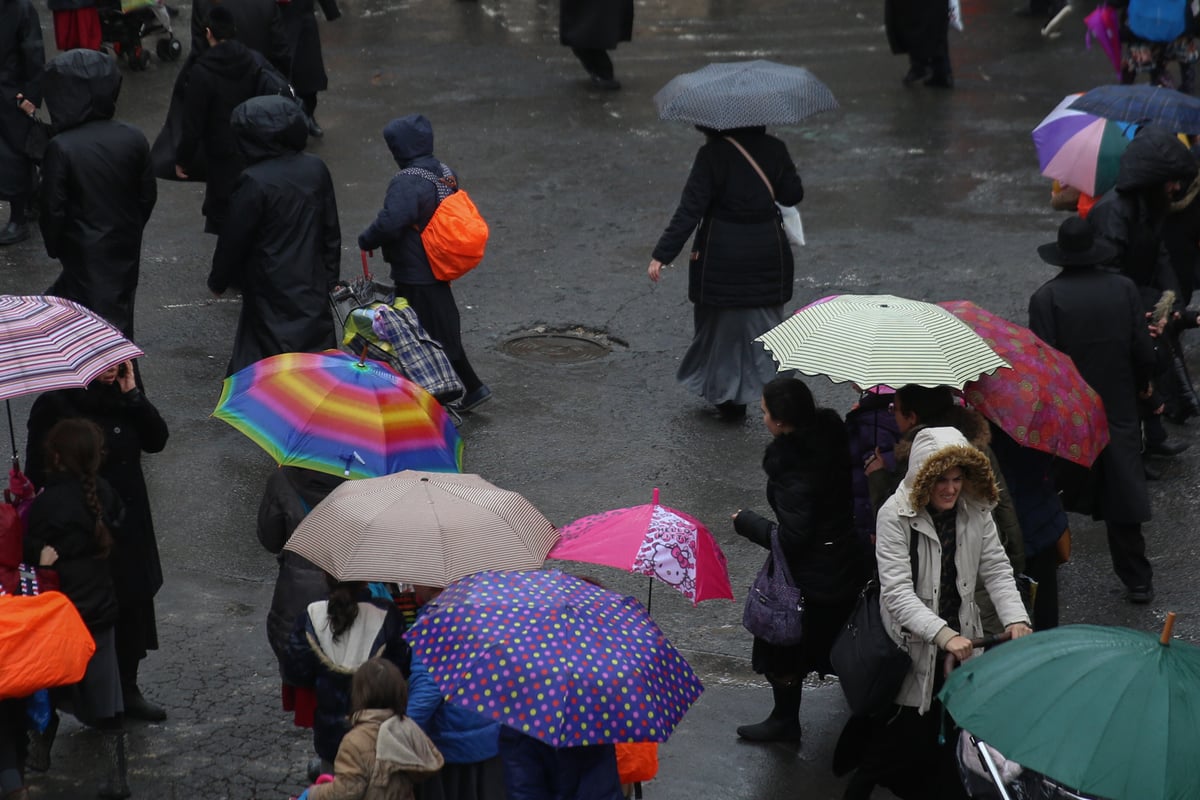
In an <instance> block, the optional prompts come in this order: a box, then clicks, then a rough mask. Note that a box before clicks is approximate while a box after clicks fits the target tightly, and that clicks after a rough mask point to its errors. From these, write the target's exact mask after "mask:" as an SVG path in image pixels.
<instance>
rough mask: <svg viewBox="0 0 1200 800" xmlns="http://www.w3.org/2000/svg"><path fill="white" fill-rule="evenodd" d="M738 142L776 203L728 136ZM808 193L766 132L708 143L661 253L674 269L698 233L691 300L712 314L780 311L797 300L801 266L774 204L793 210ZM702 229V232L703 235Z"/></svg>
mask: <svg viewBox="0 0 1200 800" xmlns="http://www.w3.org/2000/svg"><path fill="white" fill-rule="evenodd" d="M724 135H728V136H732V137H733V138H734V139H736V140H737V141H738V142H739V143H740V144H741V145H742V146H743V147H744V148H746V150H747V152H749V153H750V155H751V156H752V157H753V158H754V160H755V161H756V162H757V163H758V166H759V168H760V169H762V171H763V172H764V173H765V174H766V176H767V177H768V178H769V179H770V181H771V185H772V186H773V187H774V190H775V200H774V201H773V200H772V199H771V193H770V192H769V191H768V190H767V186H766V184H765V183H763V180H762V178H760V177H759V176H758V173H756V172H755V171H754V168H753V167H752V166H750V162H749V161H747V160H746V158H745V157H744V156H743V155H742V154H741V153H740V152H739V151H738V150H737V148H736V147H734V146H733V145H732V144H731V143H729V142H728V141H726V140H725V139H724V138H723V136H724ZM803 198H804V187H803V185H802V184H801V182H800V176H799V175H798V174H796V165H795V164H794V163H792V157H791V156H790V155H789V154H788V151H787V146H786V145H784V143H783V142H781V141H779V140H778V139H776V138H775V137H774V136H768V135H767V134H766V131H765V130H764V129H763V128H746V129H742V130H736V131H726V132H724V133H718V134H716V135H709V137H708V141H707V142H706V143H705V144H704V146H703V147H701V148H700V151H699V152H698V153H696V160H695V162H694V163H693V164H692V171H691V173H690V174H689V175H688V179H687V184H686V185H685V186H684V187H683V196H682V197H681V198H680V200H679V207H678V208H677V209H676V210H675V215H674V216H673V217H672V218H671V222H670V224H668V225H667V229H666V230H665V231H664V232H663V235H662V237H661V238H660V239H659V240H658V245H657V246H656V247H655V248H654V258H655V259H657V260H659V261H661V262H662V263H664V264H669V263H670V262H671V261H674V260H675V258H676V257H677V256H678V255H679V253H680V251H681V250H683V247H684V245H685V244H687V240H688V237H689V236H691V235H692V232H693V231H696V239H695V242H694V244H693V246H692V254H691V260H690V262H689V267H688V299H689V300H691V301H692V302H693V303H698V304H702V305H712V306H731V307H753V306H776V305H781V304H783V303H786V302H787V301H788V300H790V299H791V298H792V280H793V276H794V274H795V265H794V264H793V262H792V251H791V248H790V246H789V245H788V241H787V236H786V235H785V234H784V232H783V226H782V223H781V219H780V216H779V210H778V209H777V208H776V207H775V201H778V202H779V203H781V204H783V205H785V206H794V205H795V204H796V203H799V202H800V201H801V200H802V199H803ZM697 228H699V229H698V230H697Z"/></svg>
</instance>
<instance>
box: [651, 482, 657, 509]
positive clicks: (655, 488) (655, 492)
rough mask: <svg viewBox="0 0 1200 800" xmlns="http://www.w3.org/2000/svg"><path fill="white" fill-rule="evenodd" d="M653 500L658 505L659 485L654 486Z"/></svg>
mask: <svg viewBox="0 0 1200 800" xmlns="http://www.w3.org/2000/svg"><path fill="white" fill-rule="evenodd" d="M651 502H652V503H653V504H654V505H658V487H657V486H655V487H654V492H653V493H652V495H651Z"/></svg>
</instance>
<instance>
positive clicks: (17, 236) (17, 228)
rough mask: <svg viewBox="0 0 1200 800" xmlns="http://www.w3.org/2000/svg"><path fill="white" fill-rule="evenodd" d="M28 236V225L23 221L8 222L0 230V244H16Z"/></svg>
mask: <svg viewBox="0 0 1200 800" xmlns="http://www.w3.org/2000/svg"><path fill="white" fill-rule="evenodd" d="M28 238H29V225H28V224H27V223H24V222H10V223H8V224H7V225H5V226H4V229H3V230H0V245H6V244H16V243H17V242H23V241H25V240H26V239H28Z"/></svg>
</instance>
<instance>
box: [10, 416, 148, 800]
mask: <svg viewBox="0 0 1200 800" xmlns="http://www.w3.org/2000/svg"><path fill="white" fill-rule="evenodd" d="M103 447H104V434H103V432H102V431H101V430H100V428H99V427H97V426H96V424H95V423H93V422H89V421H88V420H84V419H65V420H62V421H61V422H58V423H57V424H55V425H54V427H52V428H51V429H50V432H49V433H48V434H47V435H46V439H45V457H46V465H47V468H48V471H47V474H46V488H45V490H44V491H43V492H42V493H41V494H39V495H38V496H37V498H36V499H35V500H34V501H33V505H32V507H31V508H30V510H29V528H28V532H27V533H26V535H25V559H26V561H28V562H30V563H36V564H39V565H41V566H43V567H48V568H50V569H53V570H55V571H57V572H58V578H59V584H60V586H61V589H62V592H63V594H65V595H66V596H67V598H68V599H70V601H71V602H72V603H73V604H74V606H75V608H76V610H78V611H79V615H80V616H81V617H83V621H84V623H85V624H86V625H87V627H88V630H89V631H90V632H91V634H92V638H93V639H95V641H96V652H95V654H94V655H93V656H92V659H91V661H89V662H88V666H87V671H86V672H85V673H84V676H83V680H82V681H80V682H79V683H78V684H76V685H75V686H73V687H70V689H69V690H67V692H68V699H69V701H70V708H71V709H72V712H73V713H74V714H75V716H76V717H78V718H79V719H80V721H82V722H84V723H85V724H87V725H91V726H94V727H96V728H98V729H100V730H101V731H102V733H103V735H104V736H103V741H104V749H105V753H106V756H107V762H108V773H107V776H106V779H105V781H104V783H103V784H102V785H101V788H100V796H101V797H106V798H122V797H128V796H129V786H128V784H127V783H126V780H125V733H124V731H123V730H122V727H121V714H122V712H123V710H124V705H123V701H122V697H121V679H120V674H119V672H118V670H117V652H116V640H115V633H114V625H115V624H116V621H117V614H118V609H117V596H116V591H115V590H114V588H113V580H112V574H111V572H110V571H109V564H108V556H109V553H110V552H111V551H112V548H113V541H114V533H115V532H116V531H117V529H118V527H119V524H120V519H121V516H122V506H121V501H120V499H119V498H118V497H117V494H116V492H114V491H113V489H112V487H111V486H109V485H108V483H107V482H106V481H105V480H104V479H103V478H101V477H99V474H98V473H99V470H100V461H101V459H102V457H103ZM51 724H52V726H53V727H52V728H50V729H48V731H47V733H48V736H45V739H44V740H43V742H42V745H43V746H44V747H45V748H46V749H47V753H46V756H47V758H46V759H45V760H44V761H43V763H44V764H46V765H47V766H48V763H47V762H48V760H49V759H48V748H49V744H50V742H51V741H52V739H53V729H54V728H56V727H57V717H55V718H54V719H53V722H52V723H51Z"/></svg>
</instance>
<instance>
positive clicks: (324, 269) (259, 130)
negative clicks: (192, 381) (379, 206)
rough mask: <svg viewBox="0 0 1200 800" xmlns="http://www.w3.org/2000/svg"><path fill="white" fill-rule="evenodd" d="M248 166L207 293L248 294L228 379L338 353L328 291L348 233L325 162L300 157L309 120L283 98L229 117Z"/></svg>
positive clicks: (261, 101) (257, 101)
mask: <svg viewBox="0 0 1200 800" xmlns="http://www.w3.org/2000/svg"><path fill="white" fill-rule="evenodd" d="M230 125H231V126H232V127H233V132H234V135H235V136H236V137H237V142H238V148H239V149H240V150H241V152H242V154H243V155H244V156H245V158H246V163H247V165H248V166H247V167H246V169H245V170H243V171H242V174H241V175H240V176H238V179H237V183H236V184H235V185H234V189H233V195H232V196H231V197H230V198H229V217H228V219H227V221H226V224H225V226H224V227H223V228H222V229H221V235H220V238H218V239H217V249H216V252H215V253H213V260H212V272H211V273H210V274H209V277H208V288H209V289H211V290H212V291H213V292H214V293H216V294H217V295H220V294H222V293H223V292H224V291H225V290H226V289H228V288H229V287H230V286H231V285H240V286H241V287H242V313H241V316H240V317H239V318H238V328H237V334H236V335H235V338H234V345H233V355H232V356H231V357H230V359H229V371H228V374H230V375H232V374H233V373H235V372H237V371H238V370H240V369H242V368H243V367H246V366H249V365H250V364H253V363H254V362H255V361H258V360H259V359H263V358H267V357H268V356H273V355H278V354H280V353H303V352H317V351H320V350H325V349H328V348H331V347H334V346H335V341H334V334H333V319H332V317H331V316H330V314H329V290H330V289H331V288H332V287H333V284H334V283H336V282H337V279H338V268H339V264H340V259H341V247H342V231H341V227H340V226H339V225H338V215H337V202H336V200H335V199H334V195H333V179H332V178H331V177H330V176H329V170H328V169H327V168H326V167H325V162H323V161H321V159H319V158H317V157H316V156H314V155H312V154H310V153H305V152H303V150H304V145H305V143H306V142H307V140H308V122H307V120H306V119H305V118H304V112H303V111H301V110H300V108H299V106H297V105H296V104H295V103H294V102H292V101H291V100H286V99H284V98H282V97H280V96H278V95H271V96H269V97H255V98H252V99H250V100H247V101H246V102H244V103H242V104H241V105H239V106H238V107H237V108H235V109H234V110H233V117H232V118H231V119H230Z"/></svg>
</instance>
